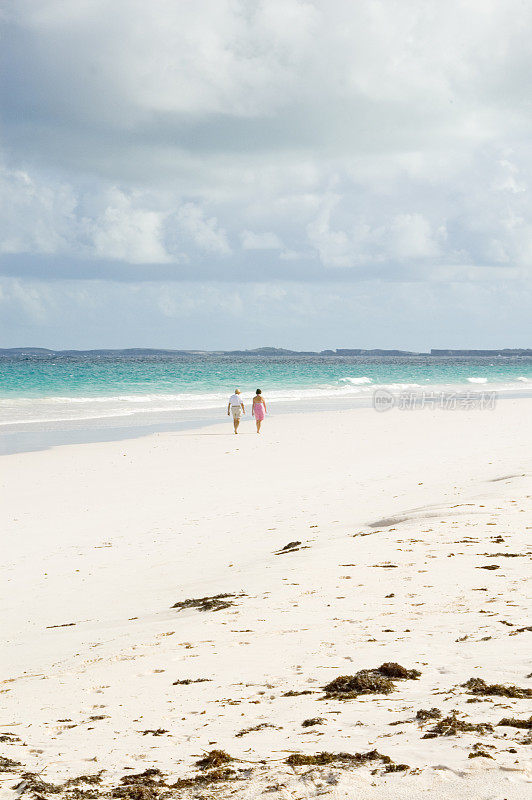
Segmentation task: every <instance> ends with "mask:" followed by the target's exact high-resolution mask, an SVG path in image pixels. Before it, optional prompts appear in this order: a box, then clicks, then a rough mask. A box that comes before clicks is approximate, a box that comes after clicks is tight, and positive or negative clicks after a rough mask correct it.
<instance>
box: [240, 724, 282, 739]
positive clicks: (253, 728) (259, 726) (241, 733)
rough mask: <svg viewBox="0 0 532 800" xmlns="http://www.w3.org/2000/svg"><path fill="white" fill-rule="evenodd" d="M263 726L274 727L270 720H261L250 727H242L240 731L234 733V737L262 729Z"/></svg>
mask: <svg viewBox="0 0 532 800" xmlns="http://www.w3.org/2000/svg"><path fill="white" fill-rule="evenodd" d="M264 728H275V725H272V724H271V722H261V723H259V725H254V726H253V727H252V728H243V729H242V730H241V731H238V733H235V737H236V738H237V739H239V738H241V737H242V736H247V735H248V733H256V732H257V731H263V730H264Z"/></svg>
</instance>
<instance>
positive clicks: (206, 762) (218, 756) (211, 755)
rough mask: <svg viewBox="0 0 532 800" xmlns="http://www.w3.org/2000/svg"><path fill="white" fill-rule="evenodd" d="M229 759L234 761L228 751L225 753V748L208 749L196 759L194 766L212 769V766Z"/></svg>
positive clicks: (226, 762)
mask: <svg viewBox="0 0 532 800" xmlns="http://www.w3.org/2000/svg"><path fill="white" fill-rule="evenodd" d="M230 761H234V758H233V757H232V756H230V755H229V753H226V752H225V750H209V752H208V753H207V754H206V755H205V756H204V757H203V758H200V760H199V761H196V766H197V767H199V768H200V769H213V768H214V767H221V766H222V765H223V764H228V763H229V762H230Z"/></svg>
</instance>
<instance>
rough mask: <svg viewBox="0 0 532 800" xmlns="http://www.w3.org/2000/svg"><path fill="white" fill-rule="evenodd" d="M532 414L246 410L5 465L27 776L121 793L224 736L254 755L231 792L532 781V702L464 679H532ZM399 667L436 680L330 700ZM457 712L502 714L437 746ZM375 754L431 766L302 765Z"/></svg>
mask: <svg viewBox="0 0 532 800" xmlns="http://www.w3.org/2000/svg"><path fill="white" fill-rule="evenodd" d="M531 410H532V401H530V400H528V401H523V400H519V401H516V400H514V401H512V400H509V401H508V402H505V403H500V404H498V405H497V406H496V408H495V409H494V410H493V411H490V412H489V413H487V412H486V413H479V412H478V411H474V410H473V411H463V410H460V411H454V412H452V413H448V414H444V413H441V412H437V411H433V410H425V411H424V413H415V414H413V413H412V414H404V413H401V414H399V413H398V412H397V411H395V412H394V411H390V412H389V413H386V414H378V413H376V412H375V411H373V410H372V409H357V410H351V411H350V410H345V411H341V412H338V413H335V412H316V413H308V414H300V415H288V414H286V415H282V414H279V415H276V416H272V418H271V419H267V420H266V423H265V425H264V432H263V433H261V435H260V436H257V435H256V434H255V433H253V434H251V431H250V433H249V434H248V433H247V432H246V433H244V434H239V436H234V435H233V434H232V432H231V429H230V422H227V423H223V424H220V425H216V426H213V427H209V428H204V429H202V430H194V431H186V432H173V433H172V432H171V433H156V434H153V435H150V436H144V437H142V438H137V439H131V440H124V441H112V442H104V443H92V444H84V445H71V446H64V447H57V448H54V449H50V450H41V451H38V452H30V453H18V454H13V455H9V456H4V457H2V459H3V465H4V467H8V469H5V468H4V470H3V471H2V482H3V490H4V495H5V502H4V503H3V521H2V527H3V529H4V530H5V537H6V539H5V541H6V558H5V559H4V563H3V564H2V566H1V570H2V575H3V581H2V585H3V586H5V589H6V593H5V597H4V600H3V605H4V614H3V619H2V625H3V629H4V641H5V642H6V647H5V659H4V663H5V666H4V676H5V677H4V679H3V683H2V686H1V689H2V692H3V704H4V719H3V720H2V722H3V727H2V731H3V732H5V733H6V734H7V735H8V736H11V737H15V738H13V739H12V741H9V742H6V743H5V744H4V749H3V755H4V756H5V757H8V758H10V759H12V760H13V761H15V762H17V761H18V762H20V765H21V766H20V768H19V767H17V768H15V767H13V768H12V771H11V774H12V776H13V780H12V782H11V783H8V784H7V785H8V786H12V785H15V784H16V783H17V776H18V775H20V774H21V772H22V771H30V772H40V771H41V770H42V769H43V767H45V766H46V770H45V772H44V774H43V778H44V779H45V780H46V781H49V782H52V783H57V784H59V783H62V782H64V781H65V780H67V779H68V778H74V777H77V776H80V775H86V774H95V773H97V772H99V771H100V770H104V772H103V773H102V776H101V780H102V787H101V791H102V792H103V791H108V790H109V789H112V788H113V787H116V786H119V785H120V781H121V778H122V777H123V776H124V775H128V771H129V774H139V773H142V772H143V771H144V770H146V769H147V768H157V769H160V770H161V772H162V773H164V775H167V776H169V777H168V779H167V782H168V783H170V782H171V780H172V781H173V780H176V779H178V778H180V777H181V778H189V777H191V776H192V777H193V776H195V775H197V774H198V768H197V767H196V766H195V763H196V761H197V760H198V758H200V757H201V754H202V753H204V752H208V751H209V750H212V749H222V750H225V751H226V752H227V753H229V754H230V755H231V756H233V757H234V758H236V759H241V761H236V762H234V764H230V765H229V766H230V767H231V768H232V769H234V770H235V774H234V776H233V778H232V779H231V780H228V781H227V782H221V783H219V784H214V785H213V786H212V787H211V788H209V787H208V786H207V787H205V791H206V792H207V794H208V792H209V791H213V792H216V796H217V797H219V798H225V797H230V796H231V797H234V798H235V799H236V800H239V798H242V800H243V798H246V797H252V796H261V795H262V794H263V792H264V791H265V790H266V789H267V788H268V787H269V786H270V787H272V786H279V787H281V788H278V789H275V790H273V789H270V792H271V795H270V796H271V797H272V798H277V797H279V798H285V797H288V796H295V795H297V796H301V795H303V796H305V792H307V793H308V792H311V794H310V796H314V794H326V793H327V792H330V793H331V796H333V797H334V798H335V800H336V798H351V797H353V796H358V795H360V794H362V795H363V796H364V797H367V798H368V800H381V798H382V800H383V799H384V798H387V797H389V796H390V795H393V796H394V797H398V798H403V797H405V798H406V797H409V798H413V799H414V800H417V799H418V798H421V797H425V796H429V797H431V798H435V799H436V798H438V800H440V799H443V798H445V800H447V798H451V797H456V795H457V794H458V793H459V792H463V793H466V794H467V793H468V792H469V795H468V796H470V797H472V798H475V800H477V798H478V800H480V799H481V798H486V800H488V798H493V797H495V796H499V795H498V794H497V792H499V794H500V796H501V797H506V798H508V800H514V799H515V800H517V799H518V798H520V797H522V796H523V794H524V793H525V791H526V783H527V780H529V776H530V764H529V762H527V759H526V757H525V745H524V744H523V742H524V741H525V739H526V735H527V733H528V732H527V731H526V730H520V729H516V728H504V727H502V728H501V727H498V723H499V721H500V719H502V718H503V717H517V718H520V719H521V718H525V717H527V716H528V715H527V714H526V707H527V701H526V700H520V699H511V698H506V697H496V696H495V697H482V696H481V697H476V698H475V697H472V696H471V695H470V694H468V691H467V689H466V688H464V686H463V684H464V683H466V682H467V681H468V680H469V678H471V677H479V678H482V679H484V680H486V681H487V682H488V683H493V684H504V685H509V684H513V685H516V686H519V687H529V688H532V684H531V681H530V679H527V677H526V676H527V674H528V673H529V667H528V668H527V664H526V653H525V644H526V637H527V636H529V635H530V634H529V632H528V629H527V625H529V620H528V608H527V597H526V590H527V581H526V570H527V567H528V565H529V559H530V548H529V545H528V539H529V526H530V518H531V515H532V507H531V502H530V496H531V494H532V492H531V480H530V476H531V473H532V460H531V455H530V453H531V452H532V448H531V447H530V444H531V441H532V415H531V413H530V412H531ZM2 459H0V462H1V461H2ZM501 540H502V541H501ZM290 543H292V545H291V546H290V547H288V548H287V545H289V544H290ZM293 543H298V544H293ZM512 554H513V556H512ZM488 566H489V567H490V569H486V567H488ZM492 567H493V569H492ZM220 594H228V595H230V596H229V597H228V598H224V600H225V602H226V603H227V605H224V603H223V602H222V607H221V608H218V609H217V608H216V607H215V608H214V609H213V608H211V609H205V610H204V611H202V610H201V603H200V606H199V608H200V610H198V608H197V607H194V605H186V603H185V601H187V600H190V599H192V598H195V599H198V598H207V597H210V598H212V597H214V596H216V595H220ZM176 603H177V604H182V606H181V607H180V606H178V607H175V604H176ZM215 605H216V604H215ZM503 623H504V624H503ZM514 637H515V638H514ZM502 653H503V654H504V658H501V654H502ZM385 662H397V663H399V664H400V665H402V666H404V667H406V668H407V669H416V670H419V672H420V673H421V675H420V676H419V678H417V679H414V680H399V681H397V682H395V684H394V688H393V691H392V692H391V693H390V694H389V695H382V694H378V693H377V694H368V695H360V696H359V697H358V698H352V699H348V700H343V699H341V698H335V697H332V698H325V697H324V691H323V687H324V686H325V685H326V684H327V683H328V682H330V681H332V680H334V679H335V678H336V677H338V676H339V675H353V674H355V673H356V672H357V671H358V670H361V669H368V668H376V667H378V666H379V665H380V664H383V663H385ZM196 681H198V682H196ZM287 692H288V693H290V692H292V693H294V692H295V694H294V695H292V696H287V695H286V693H287ZM472 699H473V700H475V702H473V703H471V702H470V701H471V700H472ZM433 707H437V708H439V709H440V712H441V714H442V718H445V717H447V716H449V715H451V714H452V709H456V710H457V713H458V716H459V718H460V719H461V720H463V721H466V722H468V723H472V724H475V725H480V724H485V725H487V726H488V728H484V729H483V730H484V732H483V733H479V732H478V731H470V732H457V733H456V734H455V735H453V736H439V735H437V736H435V737H434V738H428V739H427V738H423V737H424V736H425V734H426V733H427V732H429V731H430V728H432V727H433V725H434V724H435V721H425V722H419V720H417V719H416V714H417V711H418V710H419V709H431V708H433ZM314 718H322V719H323V721H322V722H320V723H315V724H312V725H309V726H307V727H305V726H303V722H305V721H306V720H309V719H314ZM436 722H437V720H436ZM490 725H491V726H493V727H492V729H490V728H489V726H490ZM159 730H161V731H163V732H162V733H156V732H157V731H159ZM242 731H245V733H242ZM154 732H155V733H154ZM16 737H18V738H16ZM477 745H479V746H480V747H481V749H483V752H484V753H487V754H488V755H490V756H491V758H487V757H486V756H480V757H478V758H477V757H475V758H470V757H469V755H470V753H474V752H476V750H475V748H476V747H477ZM374 749H376V750H378V752H379V753H382V754H384V755H385V756H388V757H390V758H391V759H392V760H393V762H395V763H396V764H408V765H409V769H408V770H407V771H405V772H398V773H397V774H387V773H385V772H384V766H383V765H382V764H380V762H376V763H368V764H367V765H361V766H356V767H352V768H348V769H347V768H345V767H344V766H342V765H341V764H335V763H333V764H331V765H329V766H327V767H325V768H319V767H311V771H310V773H309V768H308V766H303V767H292V766H289V765H287V764H286V763H285V761H286V758H287V757H288V756H289V755H290V753H302V754H307V755H312V754H315V753H317V752H322V751H327V752H331V753H339V752H340V753H341V752H344V753H345V752H348V753H355V752H371V751H372V750H374ZM477 749H478V748H477ZM262 762H263V763H262ZM373 770H377V772H376V773H375V774H373ZM199 772H201V770H200V771H199ZM309 775H310V777H309ZM329 779H330V780H333V783H328V780H329ZM282 786H284V787H285V788H284V789H283V788H282ZM320 787H321V788H320ZM199 788H200V793H201V787H199ZM95 791H96V793H97V794H98V791H99V790H98V789H95ZM65 792H66V794H65ZM65 792H63V793H61V792H60V793H58V795H57V796H58V798H59V797H61V798H62V797H65V798H66V797H68V791H67V790H65ZM194 794H196V795H197V794H198V786H196V787H195V788H192V789H191V790H190V796H193V795H194ZM16 796H17V793H16V792H12V791H7V794H6V797H7V798H8V800H9V798H11V797H13V798H15V797H16ZM177 796H179V797H188V796H189V792H188V790H183V791H182V792H181V793H180V794H179V795H176V797H177Z"/></svg>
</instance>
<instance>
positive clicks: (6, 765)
mask: <svg viewBox="0 0 532 800" xmlns="http://www.w3.org/2000/svg"><path fill="white" fill-rule="evenodd" d="M17 767H20V761H13V759H12V758H6V757H5V756H0V770H1V771H2V772H13V771H14V770H15V769H16V768H17ZM28 775H29V773H28Z"/></svg>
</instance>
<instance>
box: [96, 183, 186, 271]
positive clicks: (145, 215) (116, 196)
mask: <svg viewBox="0 0 532 800" xmlns="http://www.w3.org/2000/svg"><path fill="white" fill-rule="evenodd" d="M106 201H107V202H106V208H105V210H104V212H103V214H101V215H100V216H98V217H97V218H96V219H93V220H87V219H84V220H82V224H84V226H85V229H86V232H87V234H88V236H89V237H90V239H91V240H92V249H93V252H94V255H95V256H96V258H106V259H109V258H110V259H117V260H119V261H126V262H129V263H131V264H145V263H165V262H167V261H170V260H171V257H170V255H169V253H167V251H166V250H165V248H164V245H163V243H162V229H163V222H164V215H163V214H161V213H157V212H155V211H148V210H146V209H143V208H136V207H135V198H134V197H132V196H131V195H129V196H128V195H126V194H125V193H124V192H122V191H120V190H119V189H116V188H113V189H111V190H110V192H109V193H108V196H107V198H106Z"/></svg>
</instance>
